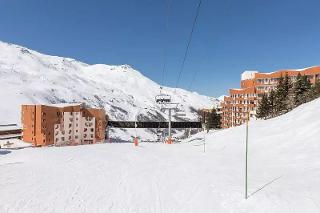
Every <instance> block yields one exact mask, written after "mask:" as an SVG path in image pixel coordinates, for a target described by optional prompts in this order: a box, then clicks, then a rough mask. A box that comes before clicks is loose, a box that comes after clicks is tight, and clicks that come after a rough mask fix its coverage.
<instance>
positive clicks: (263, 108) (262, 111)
mask: <svg viewBox="0 0 320 213" xmlns="http://www.w3.org/2000/svg"><path fill="white" fill-rule="evenodd" d="M269 113H270V106H269V101H268V95H267V94H266V93H264V94H262V98H261V100H260V101H259V105H258V109H257V115H256V116H257V118H263V119H267V118H268V117H269Z"/></svg>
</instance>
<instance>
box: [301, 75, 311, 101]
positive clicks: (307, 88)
mask: <svg viewBox="0 0 320 213" xmlns="http://www.w3.org/2000/svg"><path fill="white" fill-rule="evenodd" d="M301 80H302V90H303V95H302V103H306V102H308V101H311V100H312V97H310V93H311V86H312V84H311V82H310V80H309V79H308V76H306V75H304V76H302V79H301Z"/></svg>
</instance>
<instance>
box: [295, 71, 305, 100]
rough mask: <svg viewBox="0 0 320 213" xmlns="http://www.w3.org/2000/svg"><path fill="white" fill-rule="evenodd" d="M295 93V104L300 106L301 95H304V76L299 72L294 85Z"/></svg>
mask: <svg viewBox="0 0 320 213" xmlns="http://www.w3.org/2000/svg"><path fill="white" fill-rule="evenodd" d="M293 94H294V99H293V100H294V105H295V106H299V105H300V104H301V103H302V102H301V97H302V95H303V89H302V76H301V74H300V73H298V75H297V78H296V80H295V82H294V85H293Z"/></svg>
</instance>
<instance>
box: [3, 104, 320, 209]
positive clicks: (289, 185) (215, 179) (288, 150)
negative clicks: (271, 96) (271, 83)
mask: <svg viewBox="0 0 320 213" xmlns="http://www.w3.org/2000/svg"><path fill="white" fill-rule="evenodd" d="M319 108H320V99H318V100H315V101H313V102H311V103H308V104H305V105H303V106H300V107H298V108H296V109H294V110H293V111H291V112H289V113H288V114H286V115H283V116H281V117H278V118H275V119H272V120H268V121H254V122H250V130H249V131H250V138H249V140H250V142H249V182H248V183H249V190H248V191H249V195H250V197H249V199H248V200H245V199H244V151H245V150H244V138H245V134H244V133H245V128H244V126H240V127H236V128H231V129H228V130H222V131H219V132H212V133H209V135H207V137H206V138H207V143H206V144H207V146H206V148H207V149H206V153H203V151H202V150H203V146H202V141H201V140H198V139H197V138H202V135H201V133H199V134H198V135H196V136H194V138H193V140H194V141H193V142H190V143H188V141H185V143H181V144H173V145H167V144H159V143H158V144H152V143H142V144H141V146H140V147H134V146H133V145H132V144H131V143H119V144H99V145H91V146H90V145H89V146H78V147H47V148H27V149H24V150H17V151H12V152H11V153H4V154H2V156H1V155H0V174H1V175H0V184H1V190H0V197H1V199H0V212H4V213H11V212H14V213H20V212H21V213H22V212H23V213H28V212H30V213H31V212H32V213H40V212H67V213H69V212H70V213H71V212H110V213H112V212H115V213H121V212H124V213H130V212H139V213H144V212H146V213H150V212H162V213H166V212H168V213H171V212H181V213H188V212H190V213H194V212H201V213H206V212H214V213H231V212H235V213H284V212H288V213H289V212H290V213H301V212H308V213H316V212H319V210H320V208H319V207H320V178H319V177H320V154H319V153H320V143H319V133H320V129H319V126H320V114H319Z"/></svg>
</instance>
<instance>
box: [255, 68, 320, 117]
mask: <svg viewBox="0 0 320 213" xmlns="http://www.w3.org/2000/svg"><path fill="white" fill-rule="evenodd" d="M318 97H320V81H319V80H317V81H316V83H315V84H314V85H312V84H311V82H310V80H309V79H308V77H307V76H306V75H303V76H302V75H301V74H300V73H299V74H298V75H297V78H296V79H295V81H293V82H292V81H291V79H290V78H289V76H288V74H286V75H285V77H283V76H281V77H280V79H279V82H278V85H277V87H276V89H275V90H272V91H271V92H270V93H269V94H266V93H265V94H263V95H262V98H261V100H260V102H259V106H258V109H257V118H263V119H268V118H273V117H276V116H279V115H282V114H285V113H287V112H289V111H290V110H292V109H294V108H295V107H297V106H299V105H301V104H304V103H307V102H309V101H312V100H314V99H316V98H318Z"/></svg>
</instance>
